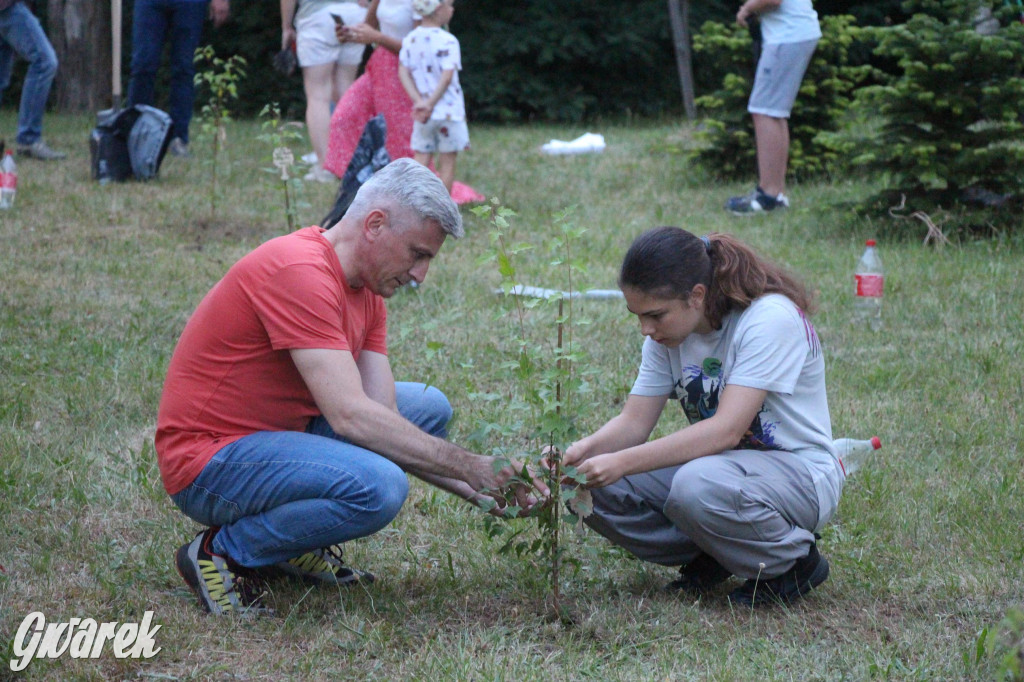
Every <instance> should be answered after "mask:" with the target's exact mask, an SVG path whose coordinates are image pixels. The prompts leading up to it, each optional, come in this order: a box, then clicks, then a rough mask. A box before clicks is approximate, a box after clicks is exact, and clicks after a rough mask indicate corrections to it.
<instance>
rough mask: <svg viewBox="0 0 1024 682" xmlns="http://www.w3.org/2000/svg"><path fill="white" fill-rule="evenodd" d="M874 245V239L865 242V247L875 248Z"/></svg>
mask: <svg viewBox="0 0 1024 682" xmlns="http://www.w3.org/2000/svg"><path fill="white" fill-rule="evenodd" d="M874 245H875V240H874V239H869V240H867V241H866V242H864V246H874Z"/></svg>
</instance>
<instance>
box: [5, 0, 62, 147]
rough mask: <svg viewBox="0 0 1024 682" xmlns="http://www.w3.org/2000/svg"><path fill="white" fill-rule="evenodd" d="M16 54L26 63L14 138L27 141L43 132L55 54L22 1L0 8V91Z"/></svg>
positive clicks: (31, 140)
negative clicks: (16, 133)
mask: <svg viewBox="0 0 1024 682" xmlns="http://www.w3.org/2000/svg"><path fill="white" fill-rule="evenodd" d="M16 54H17V55H19V56H21V57H22V58H23V59H25V60H26V61H27V62H28V63H29V65H28V71H27V72H26V74H25V82H24V83H23V84H22V86H21V106H20V108H19V109H18V138H17V142H18V144H22V145H30V144H35V143H36V142H37V141H38V140H39V138H40V137H42V135H43V112H44V111H45V110H46V98H47V97H48V96H49V95H50V85H51V84H52V83H53V77H54V75H55V74H56V73H57V54H56V53H55V52H54V51H53V46H52V45H50V41H49V40H47V39H46V33H44V32H43V27H42V26H41V25H40V24H39V20H38V19H36V17H35V16H34V15H33V14H32V12H31V11H30V10H29V8H28V7H26V6H25V3H23V2H16V3H14V4H13V5H11V6H10V7H8V8H7V9H5V10H3V11H0V94H3V91H4V90H6V89H7V86H8V84H10V82H11V69H12V68H13V66H14V56H15V55H16Z"/></svg>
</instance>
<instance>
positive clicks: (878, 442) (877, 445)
mask: <svg viewBox="0 0 1024 682" xmlns="http://www.w3.org/2000/svg"><path fill="white" fill-rule="evenodd" d="M871 447H873V448H874V449H875V450H879V449H881V447H882V439H881V438H879V437H878V436H871Z"/></svg>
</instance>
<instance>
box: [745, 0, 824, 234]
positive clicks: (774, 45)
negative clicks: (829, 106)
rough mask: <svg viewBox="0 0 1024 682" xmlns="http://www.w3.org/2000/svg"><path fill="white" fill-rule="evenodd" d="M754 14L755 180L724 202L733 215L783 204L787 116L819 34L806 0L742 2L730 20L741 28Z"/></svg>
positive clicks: (751, 106) (752, 100) (752, 102)
mask: <svg viewBox="0 0 1024 682" xmlns="http://www.w3.org/2000/svg"><path fill="white" fill-rule="evenodd" d="M755 16H756V17H757V18H758V19H759V20H760V24H761V39H762V48H761V57H760V59H759V60H758V62H757V73H756V75H755V76H754V87H753V89H752V91H751V93H750V102H749V104H748V105H747V111H749V112H750V115H751V117H752V118H753V120H754V138H755V142H756V145H757V174H758V184H757V187H756V188H755V189H754V191H753V192H751V193H750V194H747V195H744V196H738V197H732V198H730V199H729V201H727V202H726V204H725V208H726V210H728V211H731V212H732V213H735V214H737V215H750V214H753V213H761V212H764V211H772V210H775V209H777V208H786V207H788V206H789V199H788V198H787V197H786V194H785V189H786V167H787V165H788V163H789V121H788V119H789V114H790V111H791V110H792V109H793V102H794V101H796V95H797V92H799V90H800V82H801V81H802V80H803V77H804V73H805V72H806V71H807V66H808V64H810V63H811V57H812V56H813V55H814V48H815V47H816V46H817V44H818V39H819V38H821V27H820V26H819V24H818V14H817V12H815V11H814V8H813V6H812V5H811V0H746V2H744V3H743V5H742V6H740V9H739V11H738V12H737V13H736V23H738V24H739V25H740V26H747V22H748V20H749V19H751V18H753V17H755Z"/></svg>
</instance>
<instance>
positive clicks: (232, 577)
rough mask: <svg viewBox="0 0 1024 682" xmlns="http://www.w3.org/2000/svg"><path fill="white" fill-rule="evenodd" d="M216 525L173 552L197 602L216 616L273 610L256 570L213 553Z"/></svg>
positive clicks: (252, 613) (243, 614)
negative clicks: (265, 600) (268, 604)
mask: <svg viewBox="0 0 1024 682" xmlns="http://www.w3.org/2000/svg"><path fill="white" fill-rule="evenodd" d="M217 530H218V529H217V528H207V529H206V530H204V531H202V532H200V533H199V534H198V535H196V537H195V539H194V540H192V542H189V543H186V544H184V545H182V546H181V547H180V548H179V549H178V552H177V554H176V555H175V557H174V559H175V562H174V563H175V565H176V566H177V568H178V573H180V574H181V577H182V578H184V579H185V582H186V583H187V584H188V586H189V587H190V588H191V589H192V591H193V592H195V594H196V596H197V597H198V598H199V604H200V606H202V607H203V608H204V609H206V610H207V611H209V612H210V613H213V614H215V615H218V616H220V615H226V614H227V615H230V614H236V615H241V616H246V615H259V614H269V613H273V609H271V608H269V607H267V606H266V605H265V604H264V599H265V598H266V597H267V590H266V588H265V587H264V584H263V580H262V579H261V578H260V577H259V575H258V574H257V573H256V571H255V570H253V569H251V568H246V567H245V566H242V565H241V564H238V563H236V562H235V561H234V560H232V559H231V557H228V556H224V555H220V554H215V553H214V551H213V538H214V536H215V535H216V534H217Z"/></svg>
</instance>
